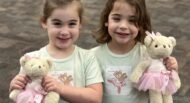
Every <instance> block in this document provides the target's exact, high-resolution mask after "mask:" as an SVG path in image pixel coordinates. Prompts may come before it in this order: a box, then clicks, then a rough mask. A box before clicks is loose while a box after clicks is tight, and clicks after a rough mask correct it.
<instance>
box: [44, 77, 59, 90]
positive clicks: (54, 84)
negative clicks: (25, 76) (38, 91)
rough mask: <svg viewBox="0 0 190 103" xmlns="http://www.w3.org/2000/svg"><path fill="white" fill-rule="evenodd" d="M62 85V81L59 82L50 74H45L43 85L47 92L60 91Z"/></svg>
mask: <svg viewBox="0 0 190 103" xmlns="http://www.w3.org/2000/svg"><path fill="white" fill-rule="evenodd" d="M61 85H62V84H61V82H59V81H58V80H57V79H55V78H54V77H52V76H49V75H47V76H45V77H44V78H43V81H42V86H43V88H44V89H45V91H46V92H49V91H54V92H57V93H59V90H60V89H61Z"/></svg>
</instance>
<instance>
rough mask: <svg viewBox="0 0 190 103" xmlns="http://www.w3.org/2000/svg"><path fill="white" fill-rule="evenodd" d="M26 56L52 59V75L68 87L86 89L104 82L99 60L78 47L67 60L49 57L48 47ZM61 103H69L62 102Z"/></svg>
mask: <svg viewBox="0 0 190 103" xmlns="http://www.w3.org/2000/svg"><path fill="white" fill-rule="evenodd" d="M26 55H29V56H32V57H46V58H50V59H51V60H52V62H53V66H52V69H51V71H50V74H51V75H53V76H54V77H56V78H57V79H58V80H59V81H61V82H63V83H64V84H66V85H71V86H74V87H86V86H88V85H91V84H95V83H100V82H103V79H102V75H101V71H100V68H99V65H98V63H97V59H96V58H95V56H94V55H93V53H91V52H90V51H88V50H85V49H82V48H79V47H78V46H75V50H74V52H73V53H72V55H70V56H69V57H67V58H65V59H54V58H53V57H51V56H50V55H49V53H48V52H47V49H46V47H43V48H41V49H40V50H38V51H33V52H30V53H27V54H26ZM21 70H22V69H21ZM59 103H67V102H66V101H64V100H60V101H59Z"/></svg>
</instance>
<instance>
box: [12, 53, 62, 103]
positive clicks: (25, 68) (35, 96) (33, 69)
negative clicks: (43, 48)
mask: <svg viewBox="0 0 190 103" xmlns="http://www.w3.org/2000/svg"><path fill="white" fill-rule="evenodd" d="M20 65H21V72H20V73H23V74H25V75H27V76H28V77H29V78H30V79H31V82H29V83H27V85H26V87H25V89H24V90H16V89H15V90H12V91H11V92H10V94H9V98H10V99H12V100H14V101H15V102H16V103H58V102H59V98H60V97H59V94H58V93H56V92H48V93H47V92H45V91H44V89H43V88H42V86H41V83H42V78H43V76H44V75H46V74H47V73H48V72H49V71H50V69H51V67H52V62H51V60H49V59H47V58H39V57H30V56H27V55H24V56H22V57H21V59H20Z"/></svg>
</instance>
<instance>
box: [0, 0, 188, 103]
mask: <svg viewBox="0 0 190 103" xmlns="http://www.w3.org/2000/svg"><path fill="white" fill-rule="evenodd" d="M83 1H84V4H85V7H86V8H87V9H86V14H85V15H86V17H87V18H88V19H87V20H86V21H87V23H86V24H88V25H85V26H84V27H85V29H84V31H82V35H81V38H80V39H79V41H78V43H79V45H80V46H82V47H84V48H91V47H93V46H95V45H96V43H95V41H94V40H93V39H92V37H91V35H90V34H91V31H89V30H94V29H95V27H97V24H98V17H99V13H100V11H101V9H102V7H103V5H104V4H105V1H106V0H83ZM41 4H42V1H41V0H0V103H12V102H11V101H10V100H9V99H8V87H9V82H10V80H11V78H12V77H14V75H15V74H16V73H17V72H18V70H19V69H18V68H19V65H18V64H19V63H18V59H19V57H20V56H21V55H23V54H24V53H25V52H28V51H31V50H35V49H38V48H40V47H41V46H43V45H44V44H45V43H46V41H47V38H46V34H45V32H44V31H43V30H42V29H41V27H40V26H39V23H38V21H39V17H40V16H39V13H40V9H41ZM147 6H148V8H149V12H150V14H151V19H152V24H153V28H154V30H156V31H160V32H161V33H163V34H166V35H173V36H175V37H176V39H177V47H176V48H175V50H174V53H173V56H175V57H176V58H177V60H178V61H179V67H180V70H179V74H180V77H181V79H182V87H181V89H180V90H179V92H178V93H177V94H175V95H174V102H175V103H189V101H190V98H189V97H190V83H188V82H189V81H190V48H189V46H188V45H189V44H190V35H189V30H190V26H189V25H190V0H147Z"/></svg>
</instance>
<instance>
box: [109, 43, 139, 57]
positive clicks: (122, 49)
mask: <svg viewBox="0 0 190 103" xmlns="http://www.w3.org/2000/svg"><path fill="white" fill-rule="evenodd" d="M135 44H136V41H131V42H128V43H127V44H118V43H115V42H113V41H110V42H109V43H108V48H109V49H110V50H111V52H113V53H115V54H119V55H123V54H126V53H128V52H129V51H131V50H132V49H133V47H134V46H135Z"/></svg>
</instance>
